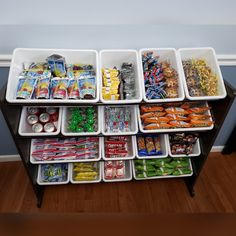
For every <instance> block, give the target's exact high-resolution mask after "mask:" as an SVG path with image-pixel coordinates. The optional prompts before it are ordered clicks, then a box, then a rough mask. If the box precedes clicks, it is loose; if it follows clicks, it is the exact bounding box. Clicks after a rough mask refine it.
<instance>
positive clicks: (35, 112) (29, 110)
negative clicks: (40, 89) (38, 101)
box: [27, 107, 39, 115]
mask: <svg viewBox="0 0 236 236" xmlns="http://www.w3.org/2000/svg"><path fill="white" fill-rule="evenodd" d="M27 113H28V114H29V115H38V114H39V108H37V107H28V108H27Z"/></svg>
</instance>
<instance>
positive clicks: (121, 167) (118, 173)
mask: <svg viewBox="0 0 236 236" xmlns="http://www.w3.org/2000/svg"><path fill="white" fill-rule="evenodd" d="M104 178H105V179H107V180H112V179H124V178H125V161H105V162H104Z"/></svg>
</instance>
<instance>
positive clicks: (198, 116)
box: [188, 113, 211, 120]
mask: <svg viewBox="0 0 236 236" xmlns="http://www.w3.org/2000/svg"><path fill="white" fill-rule="evenodd" d="M188 117H189V118H190V119H193V120H206V119H209V118H210V117H211V116H210V115H204V114H195V113H192V114H190V115H188Z"/></svg>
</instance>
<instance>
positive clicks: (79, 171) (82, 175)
mask: <svg viewBox="0 0 236 236" xmlns="http://www.w3.org/2000/svg"><path fill="white" fill-rule="evenodd" d="M72 166H73V167H72V179H73V181H75V182H76V181H94V180H97V179H98V178H99V169H100V166H99V162H84V163H73V164H72Z"/></svg>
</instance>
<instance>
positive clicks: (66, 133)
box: [61, 106, 101, 136]
mask: <svg viewBox="0 0 236 236" xmlns="http://www.w3.org/2000/svg"><path fill="white" fill-rule="evenodd" d="M83 107H87V106H83ZM70 108H71V107H63V112H62V125H61V133H62V134H63V135H64V136H89V135H98V134H100V133H101V122H100V119H101V114H100V113H101V108H100V107H99V106H96V107H95V109H96V111H97V120H96V125H95V126H96V127H97V130H95V131H94V132H80V133H79V132H71V131H69V130H68V121H69V117H70V114H71V112H70V111H69V109H70Z"/></svg>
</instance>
